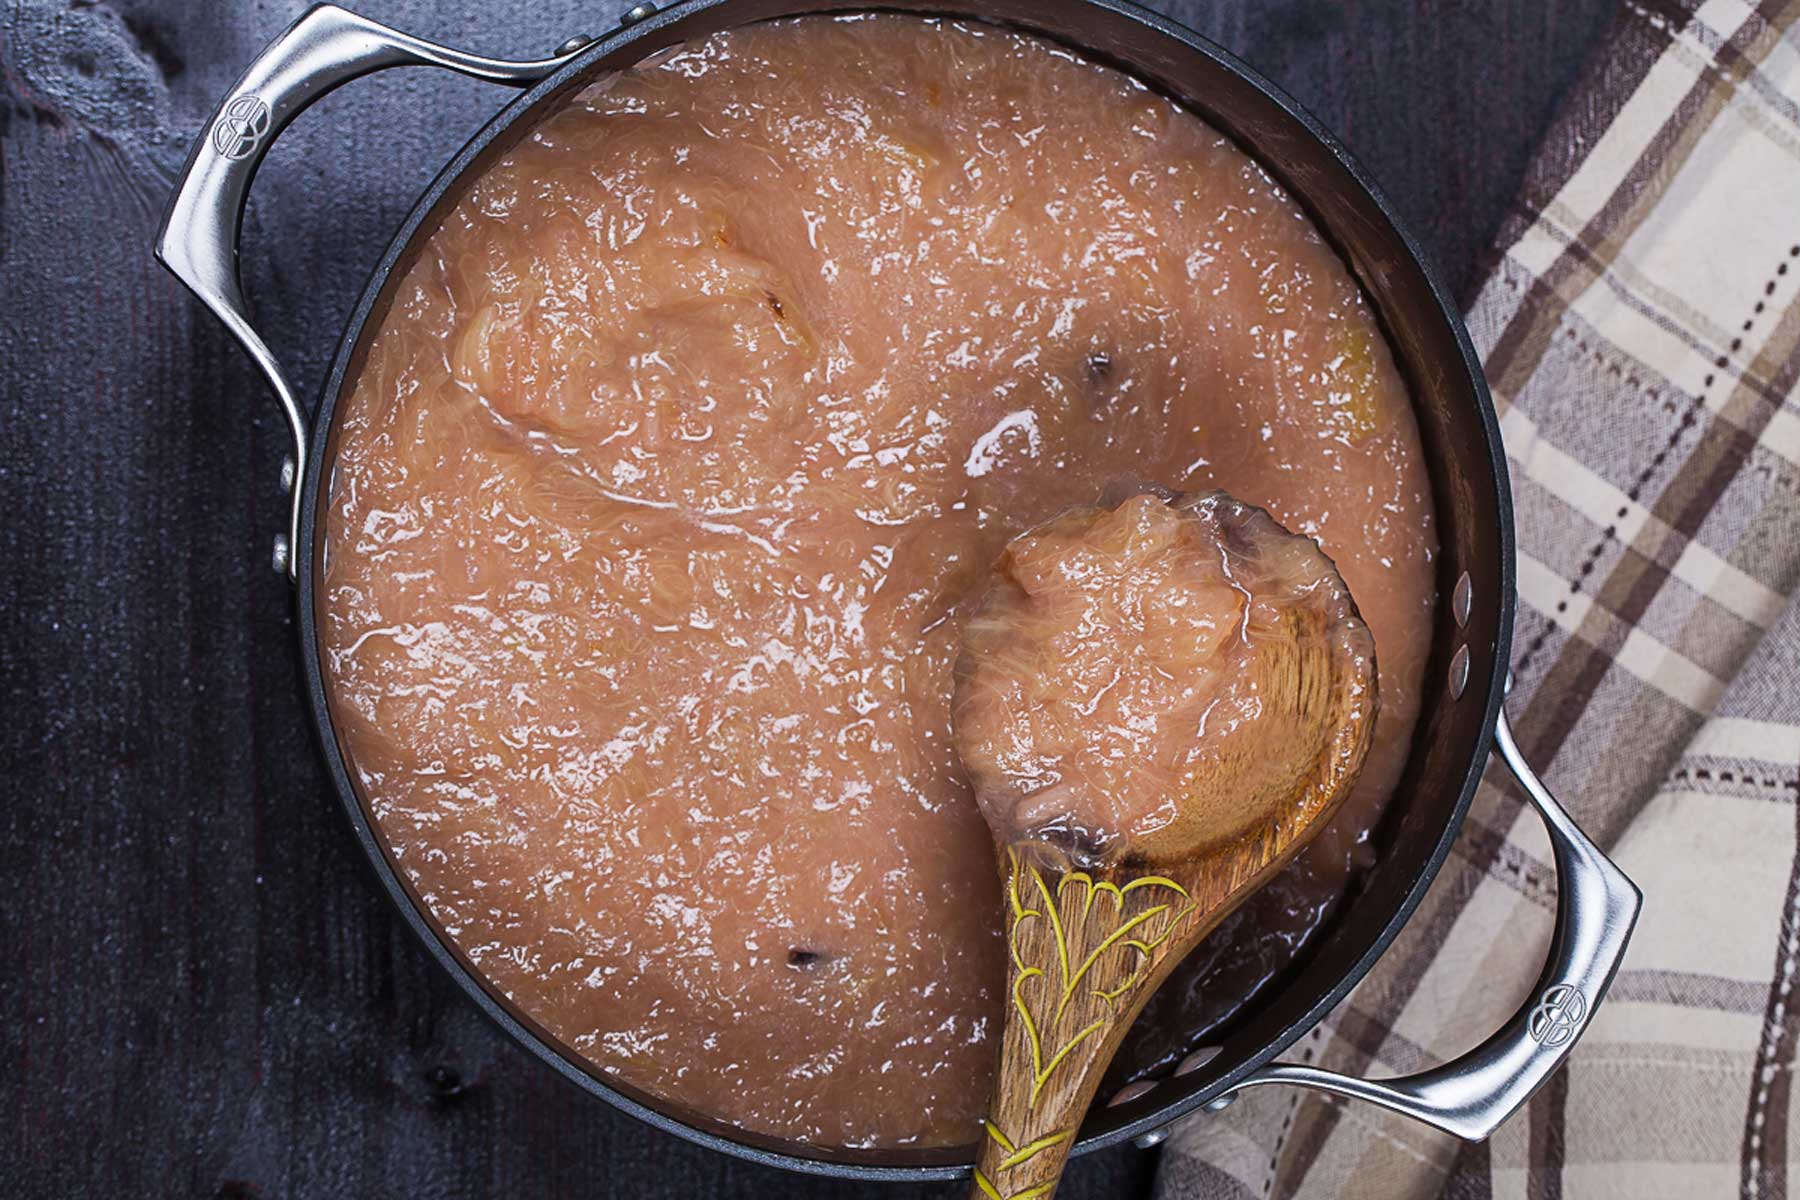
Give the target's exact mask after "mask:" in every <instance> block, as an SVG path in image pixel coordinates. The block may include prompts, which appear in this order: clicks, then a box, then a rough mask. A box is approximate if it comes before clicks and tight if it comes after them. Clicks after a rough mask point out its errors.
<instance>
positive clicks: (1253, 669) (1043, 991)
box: [953, 488, 1376, 1200]
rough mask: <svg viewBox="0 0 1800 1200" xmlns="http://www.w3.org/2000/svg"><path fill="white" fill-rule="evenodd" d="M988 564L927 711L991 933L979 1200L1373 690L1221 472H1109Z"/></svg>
mask: <svg viewBox="0 0 1800 1200" xmlns="http://www.w3.org/2000/svg"><path fill="white" fill-rule="evenodd" d="M996 572H997V576H998V578H997V580H996V582H995V584H994V587H993V589H992V590H991V591H990V592H989V593H988V595H987V596H986V598H985V599H984V600H983V601H982V603H981V605H980V607H979V609H978V611H977V612H976V614H975V616H974V617H973V618H972V619H971V620H970V622H969V623H968V624H967V625H966V626H965V629H964V634H963V648H962V656H961V658H960V660H959V662H958V664H957V684H956V696H955V704H954V709H953V722H954V727H955V735H956V745H957V750H958V752H959V753H960V754H961V756H962V760H963V764H964V766H965V768H966V769H967V770H968V773H969V777H970V780H971V781H972V783H973V784H974V788H975V794H976V798H977V799H978V800H979V802H980V804H981V809H982V813H983V815H984V816H985V817H986V818H987V822H988V826H989V828H990V829H991V830H992V831H993V834H994V837H995V840H996V842H997V843H998V846H999V851H1000V869H1001V873H1002V885H1003V889H1004V896H1005V900H1004V903H1005V905H1006V935H1007V941H1008V945H1009V948H1010V951H1011V962H1010V965H1009V966H1008V978H1007V997H1008V1008H1007V1016H1006V1028H1005V1031H1004V1033H1003V1034H1002V1038H1001V1064H1000V1071H999V1073H998V1075H997V1076H996V1078H995V1084H994V1093H993V1097H992V1099H991V1101H990V1104H989V1113H990V1116H989V1119H988V1121H987V1122H986V1132H985V1134H984V1137H983V1141H982V1146H981V1152H980V1157H979V1159H978V1162H977V1169H976V1173H975V1192H974V1195H976V1196H979V1197H987V1198H989V1200H994V1198H998V1197H1007V1198H1024V1197H1044V1196H1048V1195H1049V1194H1050V1193H1051V1192H1052V1191H1054V1190H1055V1187H1056V1183H1057V1180H1058V1179H1059V1178H1060V1177H1061V1174H1062V1168H1063V1164H1064V1162H1065V1161H1066V1159H1067V1157H1068V1153H1069V1149H1070V1147H1071V1145H1072V1144H1073V1141H1074V1138H1075V1135H1076V1131H1077V1129H1078V1128H1079V1127H1080V1124H1081V1120H1082V1116H1083V1115H1084V1114H1085V1112H1086V1111H1087V1107H1088V1104H1089V1102H1090V1101H1091V1100H1092V1098H1093V1094H1094V1090H1095V1088H1096V1087H1098V1086H1099V1082H1100V1078H1101V1076H1102V1074H1103V1073H1104V1072H1105V1069H1106V1066H1107V1063H1108V1062H1109V1061H1110V1060H1111V1059H1112V1056H1113V1052H1114V1051H1115V1050H1116V1049H1117V1048H1118V1045H1119V1042H1120V1040H1121V1039H1122V1038H1123V1037H1124V1035H1125V1033H1126V1031H1127V1030H1128V1029H1129V1028H1130V1027H1131V1023H1132V1021H1133V1019H1135V1018H1136V1016H1137V1013H1138V1010H1139V1009H1141V1008H1142V1007H1143V1005H1144V1002H1145V1001H1147V1000H1148V999H1149V998H1150V995H1151V993H1152V992H1154V991H1155V990H1156V988H1157V985H1158V984H1160V983H1161V982H1162V981H1163V979H1164V978H1165V977H1166V976H1167V975H1168V973H1169V971H1170V970H1171V969H1173V967H1174V966H1175V964H1176V963H1177V962H1179V961H1180V960H1181V958H1182V957H1183V956H1184V955H1185V954H1186V953H1187V952H1188V951H1189V950H1191V949H1192V948H1193V947H1194V946H1195V944H1196V943H1198V942H1199V941H1200V939H1201V938H1202V937H1203V936H1204V935H1205V934H1206V933H1207V932H1209V931H1210V930H1211V929H1212V928H1213V927H1214V926H1215V925H1217V924H1218V923H1219V921H1220V920H1221V919H1223V918H1224V917H1225V915H1226V914H1227V913H1229V912H1230V911H1231V910H1232V909H1233V908H1234V907H1236V906H1237V905H1238V904H1239V903H1240V902H1241V901H1242V900H1243V899H1244V898H1245V897H1246V896H1248V895H1249V894H1250V893H1251V892H1253V891H1254V890H1255V889H1256V888H1257V887H1258V886H1259V885H1261V884H1262V883H1263V882H1264V881H1265V880H1267V879H1268V878H1269V876H1271V875H1273V874H1274V873H1275V872H1276V871H1277V870H1279V869H1280V868H1281V866H1282V865H1283V864H1285V863H1286V862H1287V861H1288V860H1289V859H1291V858H1292V857H1293V856H1294V854H1295V853H1296V852H1297V851H1299V849H1300V848H1301V847H1302V846H1303V845H1305V843H1306V842H1307V840H1308V839H1309V838H1310V837H1311V836H1312V835H1313V834H1314V833H1316V832H1317V831H1318V830H1319V829H1320V828H1322V827H1323V826H1324V824H1325V823H1326V821H1327V820H1328V819H1329V818H1330V816H1331V814H1332V813H1333V812H1334V811H1335V810H1336V808H1337V805H1338V803H1339V802H1340V801H1341V800H1342V799H1343V798H1344V796H1345V795H1346V794H1347V793H1348V792H1349V790H1350V786H1351V784H1352V783H1354V782H1355V779H1356V775H1357V772H1358V771H1359V770H1360V769H1361V767H1362V762H1363V757H1364V755H1365V754H1366V753H1367V751H1368V747H1369V738H1370V734H1371V732H1372V731H1373V729H1374V723H1375V709H1376V676H1375V646H1374V640H1373V638H1372V637H1371V635H1370V633H1369V629H1368V626H1366V625H1365V624H1364V623H1363V621H1362V618H1361V617H1360V616H1359V615H1358V614H1357V611H1356V605H1355V603H1354V602H1353V601H1352V599H1351V597H1350V592H1349V590H1348V589H1347V588H1346V587H1345V586H1344V581H1343V580H1342V579H1341V578H1339V576H1338V573H1337V570H1336V568H1334V567H1333V566H1332V564H1331V560H1330V559H1328V558H1326V556H1325V554H1324V552H1323V551H1321V550H1320V549H1319V547H1318V545H1317V543H1315V542H1314V541H1312V539H1310V538H1307V537H1302V536H1298V535H1295V534H1291V533H1289V532H1288V531H1287V530H1285V529H1283V528H1282V527H1281V526H1280V525H1278V524H1277V523H1276V522H1275V520H1274V518H1272V517H1270V516H1269V514H1268V513H1266V512H1264V511H1262V510H1261V509H1258V508H1253V507H1251V506H1249V505H1247V504H1244V503H1242V502H1240V501H1238V500H1235V499H1233V498H1232V497H1230V496H1228V495H1226V494H1225V493H1223V492H1207V493H1201V494H1193V495H1178V494H1174V493H1167V492H1158V491H1153V490H1149V489H1143V488H1135V489H1132V488H1126V489H1115V490H1114V491H1112V492H1110V493H1109V494H1108V495H1107V496H1106V497H1104V498H1102V501H1101V503H1100V504H1099V505H1097V506H1094V507H1088V508H1081V509H1075V510H1072V511H1069V512H1066V513H1064V514H1063V515H1061V516H1059V517H1057V518H1055V519H1054V520H1052V521H1049V522H1048V523H1046V524H1044V525H1040V526H1038V527H1037V528H1036V529H1033V530H1030V531H1028V532H1026V533H1024V534H1022V535H1020V536H1019V537H1018V538H1016V539H1014V540H1013V541H1012V543H1011V544H1010V545H1008V546H1007V548H1006V550H1005V552H1004V553H1003V555H1002V556H1001V559H1000V562H999V564H998V566H997V568H996Z"/></svg>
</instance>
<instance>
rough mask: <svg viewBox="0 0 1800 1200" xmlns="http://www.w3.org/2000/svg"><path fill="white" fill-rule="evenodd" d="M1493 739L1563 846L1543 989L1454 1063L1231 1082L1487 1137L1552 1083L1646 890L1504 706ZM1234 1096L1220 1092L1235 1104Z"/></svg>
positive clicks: (1607, 978) (1289, 1072)
mask: <svg viewBox="0 0 1800 1200" xmlns="http://www.w3.org/2000/svg"><path fill="white" fill-rule="evenodd" d="M1494 742H1495V745H1496V746H1497V747H1498V748H1499V751H1500V757H1501V759H1502V760H1504V761H1505V763H1506V765H1507V768H1508V769H1509V770H1511V771H1512V773H1513V778H1515V779H1517V780H1518V781H1519V785H1520V786H1521V787H1523V788H1524V789H1525V794H1526V795H1527V796H1529V797H1530V798H1531V803H1532V805H1533V806H1534V807H1535V808H1536V809H1537V811H1538V815H1539V816H1540V817H1542V818H1543V820H1544V824H1545V825H1546V826H1547V827H1548V829H1549V831H1550V840H1551V842H1552V844H1553V845H1554V847H1555V850H1556V877H1557V885H1556V886H1557V911H1556V931H1555V934H1554V936H1553V938H1552V941H1551V946H1550V958H1549V961H1548V962H1546V963H1545V965H1544V973H1543V974H1542V975H1541V976H1539V978H1538V983H1537V986H1536V987H1534V988H1533V989H1532V990H1531V996H1530V998H1529V999H1527V1000H1526V1001H1525V1004H1524V1006H1523V1007H1522V1008H1520V1009H1519V1011H1518V1012H1517V1013H1515V1014H1513V1018H1512V1020H1510V1021H1508V1022H1507V1023H1506V1024H1505V1025H1504V1026H1503V1027H1502V1028H1501V1029H1500V1032H1498V1033H1496V1034H1494V1036H1493V1037H1490V1038H1489V1039H1488V1040H1487V1041H1485V1042H1483V1043H1482V1044H1481V1045H1480V1046H1477V1047H1476V1048H1475V1049H1474V1050H1471V1051H1470V1052H1469V1053H1468V1054H1465V1055H1464V1056H1463V1057H1462V1058H1460V1059H1457V1060H1456V1061H1454V1062H1449V1063H1445V1064H1444V1065H1443V1066H1441V1067H1435V1068H1433V1069H1432V1070H1429V1071H1421V1072H1420V1073H1419V1074H1417V1075H1408V1076H1405V1077H1404V1078H1400V1079H1355V1078H1352V1077H1350V1076H1347V1075H1339V1074H1336V1073H1334V1072H1331V1071H1323V1070H1320V1069H1318V1068H1317V1067H1303V1066H1298V1065H1295V1064H1292V1063H1271V1064H1270V1065H1269V1066H1266V1067H1263V1068H1261V1069H1260V1070H1257V1071H1255V1072H1253V1073H1252V1074H1250V1075H1248V1076H1246V1077H1245V1078H1244V1079H1243V1080H1241V1081H1240V1082H1239V1083H1238V1084H1237V1085H1236V1086H1235V1087H1233V1088H1232V1089H1231V1091H1232V1092H1236V1091H1238V1090H1241V1089H1243V1088H1247V1087H1256V1086H1258V1085H1260V1084H1265V1083H1295V1084H1299V1085H1301V1086H1303V1087H1313V1088H1318V1089H1319V1090H1321V1091H1326V1092H1331V1093H1334V1094H1335V1095H1339V1096H1346V1097H1349V1098H1351V1099H1354V1100H1367V1101H1369V1102H1370V1103H1372V1104H1378V1105H1380V1106H1381V1107H1383V1108H1386V1109H1391V1110H1393V1111H1394V1112H1397V1113H1400V1114H1402V1115H1403V1116H1408V1117H1412V1118H1414V1119H1415V1120H1419V1121H1423V1122H1425V1123H1426V1124H1427V1125H1435V1126H1436V1127H1437V1128H1439V1129H1442V1130H1444V1131H1445V1132H1447V1133H1453V1134H1455V1135H1456V1136H1457V1137H1460V1138H1466V1139H1469V1140H1471V1141H1480V1140H1482V1139H1484V1138H1486V1137H1487V1136H1488V1135H1489V1134H1491V1133H1493V1132H1494V1130H1496V1129H1498V1128H1499V1127H1500V1125H1501V1123H1502V1122H1504V1121H1505V1120H1506V1119H1507V1118H1508V1117H1510V1116H1512V1115H1513V1113H1515V1112H1517V1111H1518V1110H1519V1109H1520V1108H1521V1107H1523V1106H1524V1104H1525V1102H1526V1101H1527V1100H1529V1099H1531V1096H1532V1093H1534V1092H1536V1091H1537V1090H1538V1088H1539V1087H1541V1086H1543V1083H1544V1081H1545V1080H1547V1079H1548V1078H1550V1076H1551V1074H1552V1073H1553V1072H1555V1071H1556V1069H1557V1068H1558V1067H1560V1066H1562V1063H1563V1059H1565V1058H1567V1057H1568V1055H1569V1051H1570V1050H1572V1049H1574V1046H1575V1042H1576V1040H1577V1039H1578V1038H1580V1037H1581V1034H1582V1031H1583V1030H1585V1029H1586V1028H1587V1023H1588V1021H1589V1020H1590V1019H1591V1018H1592V1016H1593V1014H1594V1009H1595V1007H1596V1006H1598V1005H1599V1003H1600V999H1601V997H1602V996H1604V995H1605V994H1606V989H1607V986H1608V985H1609V984H1611V983H1612V979H1613V975H1614V974H1615V973H1616V972H1617V971H1618V969H1619V962H1620V960H1621V959H1623V958H1624V957H1625V946H1626V943H1627V942H1628V941H1630V939H1631V930H1632V927H1633V926H1634V925H1636V924H1637V917H1638V910H1639V909H1640V908H1642V907H1643V903H1644V897H1643V893H1641V892H1640V891H1638V889H1637V885H1635V884H1633V883H1632V882H1631V880H1630V879H1627V878H1626V877H1625V873H1624V872H1623V871H1621V870H1619V868H1618V867H1617V866H1615V865H1614V864H1613V862H1612V860H1611V859H1609V858H1607V857H1606V855H1605V854H1603V853H1601V851H1600V848H1599V847H1598V846H1596V845H1594V843H1593V842H1591V841H1589V840H1588V839H1587V836H1586V835H1585V834H1583V833H1582V832H1581V830H1580V829H1579V828H1577V827H1576V825H1575V822H1573V821H1571V820H1570V819H1569V814H1568V813H1566V812H1564V811H1563V808H1562V806H1561V805H1560V804H1558V803H1557V802H1556V799H1555V797H1553V796H1551V795H1550V793H1549V791H1548V790H1547V789H1546V788H1545V787H1544V785H1543V783H1542V782H1541V781H1540V780H1539V779H1538V777H1537V776H1536V775H1535V774H1533V773H1532V770H1531V768H1530V767H1529V766H1528V765H1527V764H1526V762H1525V759H1524V756H1523V755H1521V754H1520V753H1519V746H1518V743H1517V742H1515V741H1514V740H1513V735H1512V727H1511V726H1509V725H1508V724H1507V721H1506V713H1505V712H1504V711H1502V712H1501V713H1500V716H1499V718H1498V720H1496V721H1495V723H1494ZM1230 1097H1231V1093H1227V1094H1226V1095H1225V1096H1222V1097H1220V1098H1219V1099H1215V1100H1214V1101H1213V1102H1212V1103H1213V1105H1214V1106H1221V1104H1220V1102H1221V1101H1222V1100H1225V1101H1228V1100H1229V1099H1230Z"/></svg>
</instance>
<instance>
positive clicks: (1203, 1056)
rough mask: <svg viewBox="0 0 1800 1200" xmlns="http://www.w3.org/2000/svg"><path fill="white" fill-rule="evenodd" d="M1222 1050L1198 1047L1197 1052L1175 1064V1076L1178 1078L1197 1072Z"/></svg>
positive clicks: (1219, 1048)
mask: <svg viewBox="0 0 1800 1200" xmlns="http://www.w3.org/2000/svg"><path fill="white" fill-rule="evenodd" d="M1223 1049H1224V1047H1223V1046H1202V1047H1200V1048H1199V1049H1198V1050H1196V1051H1194V1052H1193V1053H1192V1054H1190V1055H1188V1056H1187V1057H1186V1058H1184V1059H1182V1060H1181V1061H1180V1062H1178V1063H1176V1064H1175V1074H1176V1075H1178V1076H1179V1075H1187V1074H1189V1073H1191V1072H1194V1071H1198V1070H1199V1069H1200V1068H1201V1067H1204V1066H1205V1065H1206V1064H1207V1063H1209V1062H1211V1061H1212V1060H1213V1059H1215V1058H1217V1057H1219V1051H1221V1050H1223Z"/></svg>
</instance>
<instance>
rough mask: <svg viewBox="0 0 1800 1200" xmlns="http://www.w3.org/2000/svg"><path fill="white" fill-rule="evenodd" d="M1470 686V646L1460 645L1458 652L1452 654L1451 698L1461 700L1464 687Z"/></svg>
mask: <svg viewBox="0 0 1800 1200" xmlns="http://www.w3.org/2000/svg"><path fill="white" fill-rule="evenodd" d="M1468 686H1469V647H1468V646H1467V645H1462V646H1458V647H1457V648H1456V653H1455V654H1453V655H1451V656H1450V698H1451V699H1452V700H1461V699H1462V694H1463V689H1464V688H1466V687H1468Z"/></svg>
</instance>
